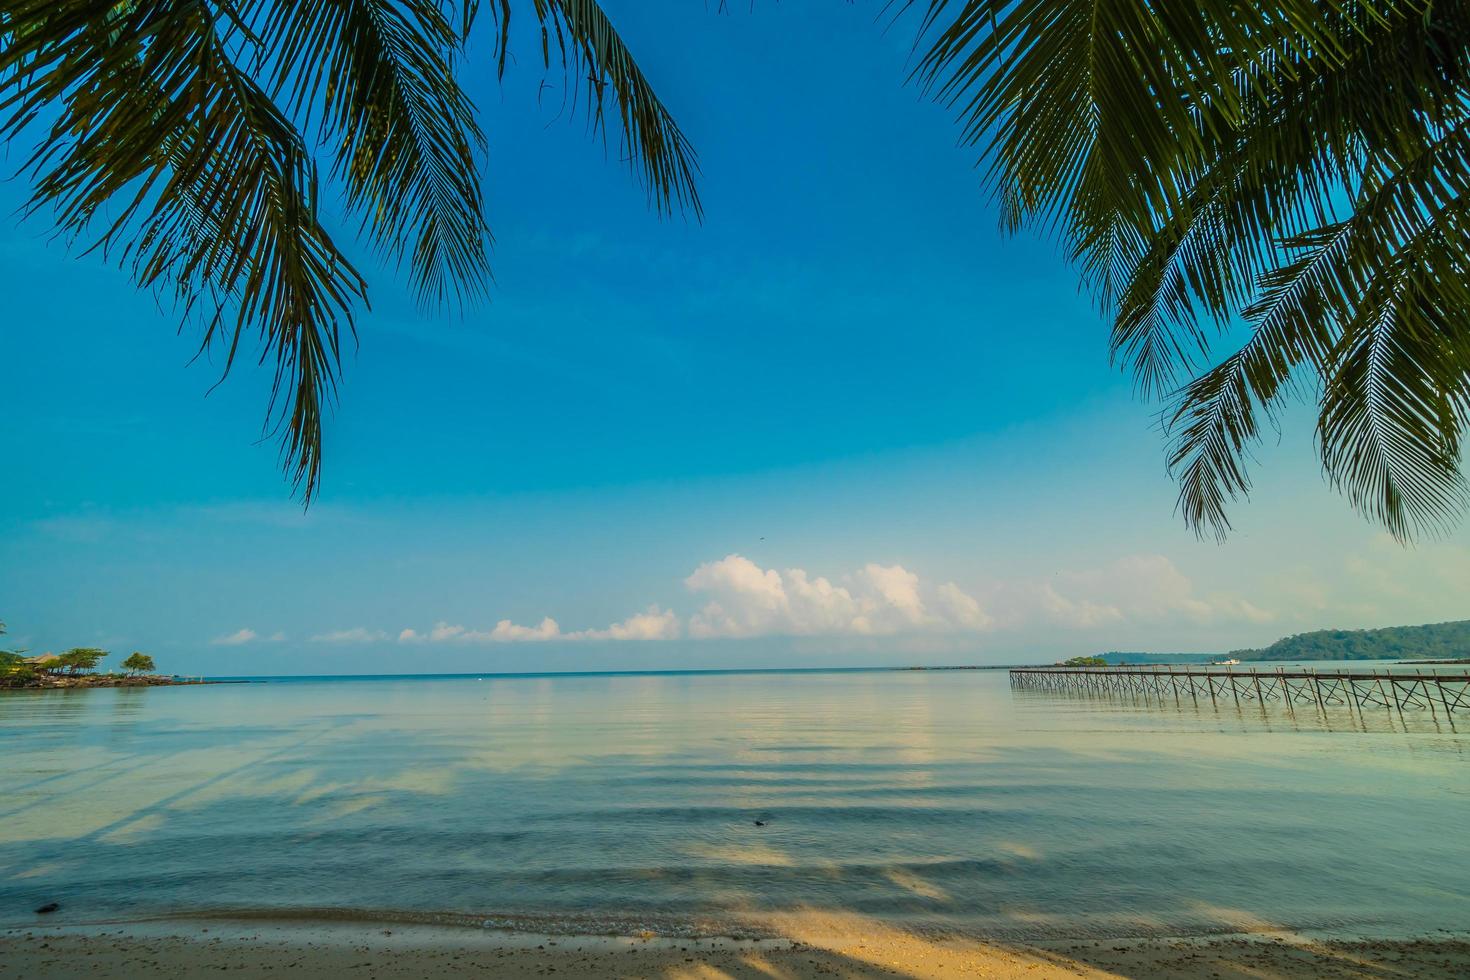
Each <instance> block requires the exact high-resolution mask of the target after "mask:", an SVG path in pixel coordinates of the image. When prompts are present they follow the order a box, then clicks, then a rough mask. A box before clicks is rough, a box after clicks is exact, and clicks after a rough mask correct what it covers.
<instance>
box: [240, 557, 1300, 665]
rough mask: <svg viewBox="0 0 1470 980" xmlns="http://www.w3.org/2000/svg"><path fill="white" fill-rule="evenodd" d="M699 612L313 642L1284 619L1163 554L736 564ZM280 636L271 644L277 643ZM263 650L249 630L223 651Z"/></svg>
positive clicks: (720, 570)
mask: <svg viewBox="0 0 1470 980" xmlns="http://www.w3.org/2000/svg"><path fill="white" fill-rule="evenodd" d="M683 587H684V591H685V593H686V594H687V595H688V596H690V597H692V598H693V600H694V603H695V606H694V608H693V609H692V610H691V611H690V612H688V613H687V614H682V615H681V614H680V613H678V612H677V611H675V609H673V608H666V607H664V606H662V605H660V604H658V603H654V604H650V605H649V606H647V607H646V608H645V609H644V611H642V612H638V613H634V614H632V615H630V616H628V617H627V618H625V619H622V620H620V621H618V622H614V623H611V624H609V625H607V626H605V627H600V628H596V627H592V628H585V629H576V630H565V629H563V628H562V626H561V624H560V623H559V622H558V621H557V620H556V619H554V618H552V617H551V616H544V617H543V618H542V619H541V620H540V621H539V622H538V623H536V624H535V625H522V624H519V623H516V622H514V621H513V620H510V619H500V620H498V621H496V622H495V624H494V626H491V627H489V628H477V627H472V626H465V625H462V624H459V623H451V622H449V621H448V620H439V621H438V622H436V623H435V624H434V625H433V626H431V627H428V628H423V627H418V626H408V627H402V628H397V629H394V630H392V631H390V630H388V629H385V628H381V627H378V628H373V627H367V626H353V627H346V628H340V629H333V630H328V631H325V632H321V633H317V634H314V635H312V636H311V638H310V639H311V642H313V643H320V644H333V645H363V644H383V643H396V644H404V645H425V644H430V645H432V644H454V645H460V646H474V645H488V644H501V643H548V642H606V641H643V642H656V641H666V640H678V639H689V640H739V639H755V638H766V637H894V636H921V635H939V636H943V635H950V636H963V635H978V634H986V633H993V632H1001V631H1016V630H1021V629H1026V628H1028V627H1037V626H1043V627H1049V628H1053V629H1061V630H1090V629H1098V628H1105V627H1114V626H1118V625H1121V624H1127V623H1133V624H1140V623H1142V624H1148V623H1180V624H1198V625H1208V624H1216V623H1229V622H1242V623H1252V624H1262V623H1268V622H1271V621H1273V620H1275V619H1276V618H1277V615H1276V613H1274V612H1272V611H1269V610H1267V609H1264V608H1262V607H1261V606H1259V605H1257V604H1255V603H1253V602H1251V601H1249V600H1247V599H1245V598H1243V597H1240V596H1234V595H1227V594H1200V593H1199V592H1198V591H1197V590H1196V589H1195V587H1194V584H1193V583H1192V582H1191V581H1190V579H1189V578H1188V577H1187V576H1186V575H1185V574H1184V573H1183V572H1181V571H1180V570H1179V568H1178V567H1177V566H1175V564H1174V563H1173V562H1172V561H1170V560H1169V559H1168V558H1166V557H1164V556H1163V555H1130V556H1126V557H1123V558H1120V559H1117V560H1116V561H1113V562H1111V563H1109V564H1107V565H1104V566H1101V567H1097V568H1091V569H1085V570H1081V571H1070V572H1058V573H1056V574H1055V575H1054V576H1052V577H1051V578H1050V579H1047V580H1034V579H1009V580H1004V581H992V582H987V583H980V584H979V585H978V586H971V587H970V588H968V589H967V588H964V587H961V586H960V585H959V584H957V583H955V582H952V581H943V582H939V583H937V584H935V583H933V582H929V581H925V580H923V579H921V578H920V576H919V575H918V574H917V573H915V572H913V571H910V570H909V569H907V568H905V567H904V566H902V565H899V564H891V565H885V564H881V563H878V562H868V563H866V564H864V565H862V566H861V567H859V568H856V569H852V570H850V571H848V572H845V573H841V574H838V575H836V576H834V577H831V578H829V577H826V576H822V575H813V574H811V573H809V572H808V571H807V570H806V569H803V568H795V567H792V568H784V569H777V568H763V567H761V566H760V565H758V564H756V563H755V562H754V561H752V560H751V559H749V558H747V557H745V556H744V555H741V554H738V553H731V554H728V555H726V556H725V557H723V558H721V559H718V560H716V561H707V562H704V563H703V564H701V565H699V566H698V567H697V568H695V569H694V570H693V571H692V572H690V573H689V575H687V576H686V577H685V578H684V580H683ZM283 638H284V637H283V636H282V634H279V633H277V634H274V635H272V636H271V637H270V638H269V639H270V640H273V641H274V640H280V639H283ZM256 642H266V640H265V639H264V638H263V637H262V635H261V634H260V633H258V632H257V631H256V630H254V629H250V628H244V629H240V630H238V631H236V632H234V633H230V634H226V635H224V636H219V637H216V638H215V639H213V640H212V641H211V643H213V644H214V645H217V646H245V645H249V644H252V643H256Z"/></svg>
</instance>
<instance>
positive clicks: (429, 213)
mask: <svg viewBox="0 0 1470 980" xmlns="http://www.w3.org/2000/svg"><path fill="white" fill-rule="evenodd" d="M245 18H246V19H247V21H248V22H249V23H250V25H251V27H252V28H253V29H254V31H255V32H256V34H257V35H258V36H259V37H260V39H261V45H262V48H263V51H265V52H268V53H269V57H270V60H271V63H272V64H273V65H274V82H273V84H274V87H275V88H276V89H277V90H279V91H281V92H282V93H283V94H284V95H285V97H286V100H287V103H288V105H289V106H290V107H291V108H292V109H293V110H294V111H295V112H296V113H298V114H299V115H304V116H308V117H310V116H313V115H314V116H315V118H316V124H317V125H316V128H317V129H318V131H319V132H320V135H321V139H322V141H323V142H325V143H326V144H328V145H329V146H332V147H333V148H334V149H335V164H334V170H333V176H334V177H335V178H337V179H338V180H339V181H340V182H341V183H342V184H343V185H344V186H345V188H346V190H347V203H348V206H349V208H350V209H351V210H352V211H354V212H356V213H358V214H360V215H361V216H362V225H363V231H364V232H365V233H366V234H368V235H369V236H371V237H372V238H374V239H375V240H376V241H377V242H378V243H379V245H380V246H381V247H382V248H384V249H385V250H386V251H387V252H388V253H389V254H390V255H391V256H393V257H395V258H401V257H403V256H405V255H406V256H407V257H408V260H409V268H410V272H411V278H412V281H413V284H414V286H415V288H416V290H417V292H418V294H419V297H420V299H421V300H423V301H424V302H426V303H430V304H442V303H444V302H445V301H447V300H451V299H452V300H454V301H455V302H456V303H459V304H463V303H464V302H466V301H468V300H472V299H475V298H478V297H479V296H480V295H482V294H483V292H484V290H485V288H486V285H487V282H488V278H489V260H488V255H487V248H488V243H489V239H490V234H489V229H488V227H487V225H486V221H485V215H484V202H483V196H482V193H481V188H480V173H479V168H478V166H477V162H476V157H477V156H483V154H484V150H485V137H484V134H483V133H482V132H481V131H480V127H479V124H478V123H477V122H476V120H475V106H474V104H473V102H472V101H471V100H470V98H469V96H468V95H467V94H466V93H465V92H464V90H463V88H461V86H460V84H459V80H458V77H457V74H456V63H457V59H458V58H459V57H460V54H461V52H460V46H461V43H462V35H461V33H460V31H459V30H458V29H457V28H456V27H455V25H454V24H453V23H451V21H450V20H449V18H448V17H447V16H446V14H445V13H444V12H443V11H442V10H441V9H440V6H439V4H438V2H436V0H393V2H390V0H297V2H292V3H273V2H268V0H257V2H252V3H250V4H249V5H248V7H247V8H246V10H245Z"/></svg>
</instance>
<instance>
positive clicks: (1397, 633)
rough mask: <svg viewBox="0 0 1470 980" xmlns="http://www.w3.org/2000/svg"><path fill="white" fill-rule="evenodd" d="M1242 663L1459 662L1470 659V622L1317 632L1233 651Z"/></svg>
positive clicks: (1234, 655) (1299, 634) (1231, 653)
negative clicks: (1243, 661)
mask: <svg viewBox="0 0 1470 980" xmlns="http://www.w3.org/2000/svg"><path fill="white" fill-rule="evenodd" d="M1230 656H1232V657H1235V658H1236V659H1238V660H1458V659H1461V658H1464V657H1470V620H1461V621H1459V622H1454V623H1430V624H1429V625H1427V626H1389V627H1387V628H1384V629H1376V630H1316V631H1315V632H1311V633H1298V634H1296V635H1295V636H1288V637H1284V638H1283V639H1280V640H1277V641H1276V642H1275V643H1273V644H1271V645H1270V646H1268V647H1263V648H1261V649H1259V650H1232V651H1231V652H1230Z"/></svg>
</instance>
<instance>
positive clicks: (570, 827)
mask: <svg viewBox="0 0 1470 980" xmlns="http://www.w3.org/2000/svg"><path fill="white" fill-rule="evenodd" d="M1333 666H1337V667H1340V666H1342V665H1340V664H1339V665H1333ZM1352 666H1353V667H1354V669H1358V668H1359V667H1361V666H1363V665H1360V664H1354V665H1352ZM1423 669H1425V670H1429V669H1439V670H1463V669H1464V668H1423ZM246 680H247V682H239V683H221V684H210V685H204V686H191V687H154V688H115V689H93V690H73V691H41V692H6V693H0V928H9V927H17V926H30V925H34V924H36V923H37V922H38V921H40V920H39V917H38V916H37V915H36V913H35V910H36V909H37V908H38V907H41V906H43V905H45V904H48V903H53V902H54V903H57V904H58V905H59V909H58V910H57V911H56V912H54V913H53V914H52V915H50V916H48V917H47V918H46V921H47V922H53V923H57V924H61V923H74V924H81V923H89V924H90V923H112V922H118V923H126V922H141V921H147V920H157V919H173V918H179V917H185V918H192V917H203V918H211V917H220V918H230V919H239V918H246V919H250V918H259V919H287V920H294V919H302V920H315V919H332V920H348V921H353V920H360V921H368V922H378V921H381V922H438V923H450V924H463V925H466V926H470V927H476V928H480V927H485V928H497V929H506V928H509V929H524V930H527V931H534V932H538V933H540V932H553V933H554V932H562V933H577V934H595V933H619V934H634V933H637V932H643V931H648V932H654V933H657V934H661V935H691V936H700V935H736V936H749V937H756V936H761V935H766V934H774V931H775V927H774V926H773V925H772V923H773V922H775V921H777V920H779V919H780V918H781V917H782V916H792V915H817V914H820V915H827V916H837V917H840V918H841V920H842V921H844V922H847V923H849V924H852V923H856V924H858V926H859V927H860V926H861V924H862V923H864V922H872V923H882V924H884V925H886V926H895V927H900V928H905V929H912V930H915V931H920V932H925V933H932V934H935V935H943V934H963V935H970V936H982V937H991V938H996V939H1004V940H1044V939H1058V938H1065V937H1114V936H1175V935H1205V934H1217V933H1231V932H1248V931H1259V930H1289V931H1297V932H1303V933H1310V934H1322V935H1354V936H1376V937H1407V936H1425V935H1436V934H1441V933H1443V932H1445V931H1448V932H1453V933H1457V934H1463V933H1466V932H1467V931H1470V833H1467V828H1470V712H1467V713H1465V714H1464V715H1463V720H1461V721H1460V722H1459V729H1460V730H1459V731H1456V730H1455V729H1454V728H1452V727H1451V726H1450V725H1449V724H1448V722H1447V720H1446V719H1445V718H1444V717H1442V716H1438V717H1433V718H1431V717H1430V716H1429V713H1428V712H1405V713H1404V714H1403V715H1402V716H1399V715H1398V714H1396V713H1394V712H1388V711H1382V710H1379V711H1372V710H1370V711H1368V712H1366V713H1362V714H1360V713H1355V712H1352V711H1349V710H1347V709H1345V708H1344V709H1327V710H1325V711H1324V710H1320V709H1318V708H1316V707H1304V706H1297V707H1296V708H1295V710H1294V711H1292V712H1288V711H1287V710H1285V709H1284V708H1282V707H1280V706H1270V707H1264V708H1263V707H1261V706H1253V705H1240V706H1237V705H1234V704H1223V703H1222V704H1219V705H1199V706H1196V705H1193V704H1190V703H1188V701H1187V700H1186V701H1185V703H1183V704H1180V705H1177V706H1176V705H1174V704H1172V703H1169V704H1166V705H1159V704H1152V703H1141V702H1137V701H1134V700H1131V699H1125V698H1079V697H1075V696H1062V695H1050V694H1043V693H1039V692H1033V691H1021V690H1013V689H1012V687H1011V685H1010V684H1009V681H1008V676H1007V673H1006V671H1004V670H840V671H763V672H650V673H624V674H555V675H517V676H505V675H499V676H497V675H492V674H484V675H478V674H477V675H462V676H417V677H403V676H392V677H363V678H349V677H291V678H286V677H269V678H250V679H246Z"/></svg>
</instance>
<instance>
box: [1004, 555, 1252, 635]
mask: <svg viewBox="0 0 1470 980" xmlns="http://www.w3.org/2000/svg"><path fill="white" fill-rule="evenodd" d="M1001 591H1002V592H1003V593H1006V599H1007V601H1006V603H1005V604H1006V605H1008V606H1009V607H1010V608H1009V613H1010V617H1011V618H1012V619H1013V620H1015V621H1016V623H1017V625H1020V624H1024V623H1026V622H1031V621H1036V620H1040V621H1042V622H1049V623H1051V624H1053V625H1056V626H1062V627H1065V628H1069V629H1097V628H1099V627H1104V626H1109V625H1112V624H1117V623H1124V622H1132V623H1157V622H1181V623H1188V624H1196V625H1207V624H1215V623H1222V622H1227V623H1228V622H1232V621H1245V622H1249V623H1265V622H1269V621H1271V620H1273V619H1275V618H1276V617H1275V615H1274V614H1272V613H1270V612H1267V611H1266V610H1264V609H1261V608H1260V607H1259V606H1256V605H1254V604H1252V603H1250V602H1248V601H1246V600H1245V599H1242V598H1239V597H1237V596H1230V595H1224V594H1210V595H1201V594H1199V593H1197V592H1196V591H1195V588H1194V583H1193V582H1191V581H1190V579H1189V577H1188V576H1186V575H1185V574H1184V573H1183V572H1181V571H1180V570H1179V568H1178V567H1177V566H1176V565H1175V564H1174V563H1173V562H1172V561H1170V560H1169V559H1168V558H1166V557H1164V556H1163V555H1129V556H1127V557H1124V558H1120V559H1118V560H1117V561H1114V562H1110V563H1109V564H1107V565H1104V566H1101V567H1098V568H1092V569H1086V570H1082V571H1064V572H1058V573H1057V574H1056V575H1055V576H1054V577H1053V578H1052V580H1051V581H1049V582H1044V583H1039V584H1038V583H1018V584H1014V585H1012V586H1010V587H1008V588H1003V589H1002V590H1001Z"/></svg>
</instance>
